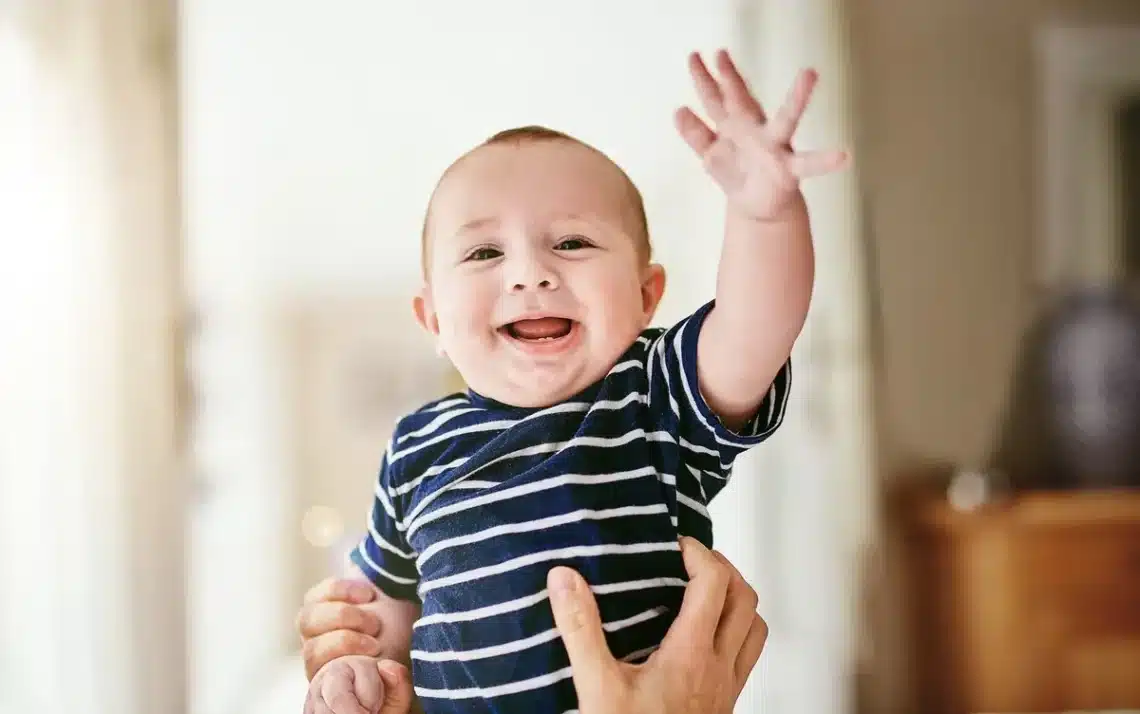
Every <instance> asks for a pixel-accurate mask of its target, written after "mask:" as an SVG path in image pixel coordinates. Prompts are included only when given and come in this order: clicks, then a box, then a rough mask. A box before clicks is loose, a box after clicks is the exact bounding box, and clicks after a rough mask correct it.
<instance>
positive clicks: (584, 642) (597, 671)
mask: <svg viewBox="0 0 1140 714" xmlns="http://www.w3.org/2000/svg"><path fill="white" fill-rule="evenodd" d="M546 582H547V587H548V588H549V589H550V606H551V608H552V609H553V610H554V624H555V626H557V628H558V634H560V635H561V636H562V643H563V644H564V645H565V646H566V653H567V654H568V655H569V656H570V666H571V667H572V668H573V669H572V672H573V676H574V688H575V689H577V690H578V700H579V701H580V702H587V701H593V700H595V699H596V697H597V696H600V694H601V692H603V691H612V679H613V678H614V677H616V676H619V672H618V662H617V660H615V659H614V657H613V655H612V654H611V653H610V649H609V646H608V645H607V644H606V635H605V633H604V632H603V631H602V618H601V615H599V614H598V603H597V601H596V600H594V595H593V593H591V592H590V588H589V586H588V585H587V584H586V581H585V580H584V579H583V578H582V576H581V575H579V574H578V573H576V572H574V571H573V570H571V569H570V568H564V567H558V568H554V569H553V570H551V571H550V574H549V575H548V576H547V580H546ZM585 708H586V707H583V710H584V709H585Z"/></svg>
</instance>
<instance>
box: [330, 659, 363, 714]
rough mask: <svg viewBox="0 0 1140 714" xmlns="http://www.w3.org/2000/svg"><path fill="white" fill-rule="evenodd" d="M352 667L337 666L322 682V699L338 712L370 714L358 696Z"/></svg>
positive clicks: (339, 713)
mask: <svg viewBox="0 0 1140 714" xmlns="http://www.w3.org/2000/svg"><path fill="white" fill-rule="evenodd" d="M355 690H356V686H355V684H354V678H353V672H352V668H351V667H337V668H335V670H334V671H331V672H328V673H327V674H326V675H325V677H324V681H322V682H321V699H323V700H324V702H325V704H326V705H328V706H329V707H330V708H331V709H332V710H333V711H334V712H336V714H370V713H369V711H368V710H367V709H365V708H364V707H362V706H361V705H360V702H359V700H357V698H356V691H355Z"/></svg>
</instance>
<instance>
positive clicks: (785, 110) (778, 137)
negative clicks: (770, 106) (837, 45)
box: [768, 69, 818, 144]
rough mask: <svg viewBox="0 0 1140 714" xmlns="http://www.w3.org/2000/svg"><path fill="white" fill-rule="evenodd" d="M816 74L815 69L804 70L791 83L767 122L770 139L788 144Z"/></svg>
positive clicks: (805, 107) (816, 77)
mask: <svg viewBox="0 0 1140 714" xmlns="http://www.w3.org/2000/svg"><path fill="white" fill-rule="evenodd" d="M817 79H818V75H817V74H816V73H815V70H810V69H809V70H804V71H803V72H800V74H799V76H797V77H796V81H795V82H793V83H792V88H791V89H790V90H788V96H787V98H786V99H785V100H784V104H783V106H781V107H780V110H779V111H778V112H776V116H775V117H773V118H772V121H771V122H769V123H768V128H769V130H770V132H771V137H772V139H773V140H774V141H775V142H776V143H778V144H790V143H791V141H792V136H793V135H794V134H795V133H796V128H797V127H798V126H799V123H800V118H801V117H803V115H804V110H806V109H807V105H808V100H809V99H811V93H812V90H813V89H815V83H816V80H817Z"/></svg>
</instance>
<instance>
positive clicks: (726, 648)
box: [713, 551, 759, 661]
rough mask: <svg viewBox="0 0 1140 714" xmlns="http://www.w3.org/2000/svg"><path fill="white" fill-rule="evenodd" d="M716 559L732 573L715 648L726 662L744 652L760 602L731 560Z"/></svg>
mask: <svg viewBox="0 0 1140 714" xmlns="http://www.w3.org/2000/svg"><path fill="white" fill-rule="evenodd" d="M713 555H714V556H716V558H717V560H719V561H720V562H721V564H722V565H724V567H725V568H727V569H728V571H729V576H730V577H729V582H728V591H727V593H726V594H725V599H724V612H722V613H721V616H720V624H719V625H717V631H716V640H715V644H714V647H715V649H716V651H717V652H718V653H720V654H721V655H724V656H725V657H726V658H727V660H726V661H732V660H735V659H736V654H737V653H738V652H740V647H741V645H743V644H744V639H745V638H746V637H747V636H748V630H749V628H750V627H751V626H752V621H753V619H754V618H755V617H756V606H757V605H758V604H759V598H758V597H757V596H756V591H755V590H754V589H753V588H752V586H751V585H749V584H748V582H747V581H745V579H744V576H743V575H741V574H740V571H739V570H737V569H736V566H734V565H733V564H732V563H730V562H729V561H728V558H725V557H724V555H723V554H721V553H719V552H716V551H713Z"/></svg>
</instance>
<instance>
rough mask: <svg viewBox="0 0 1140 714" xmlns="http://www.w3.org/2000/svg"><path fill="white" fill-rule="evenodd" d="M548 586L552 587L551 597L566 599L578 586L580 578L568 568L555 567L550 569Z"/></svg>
mask: <svg viewBox="0 0 1140 714" xmlns="http://www.w3.org/2000/svg"><path fill="white" fill-rule="evenodd" d="M547 586H548V587H549V588H550V595H551V597H554V598H557V599H559V600H565V599H566V598H568V597H570V596H571V595H573V594H574V591H575V590H576V589H577V588H578V578H576V577H574V574H573V573H571V572H570V570H569V569H568V568H555V569H554V570H551V571H550V576H549V577H548V578H547Z"/></svg>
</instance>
